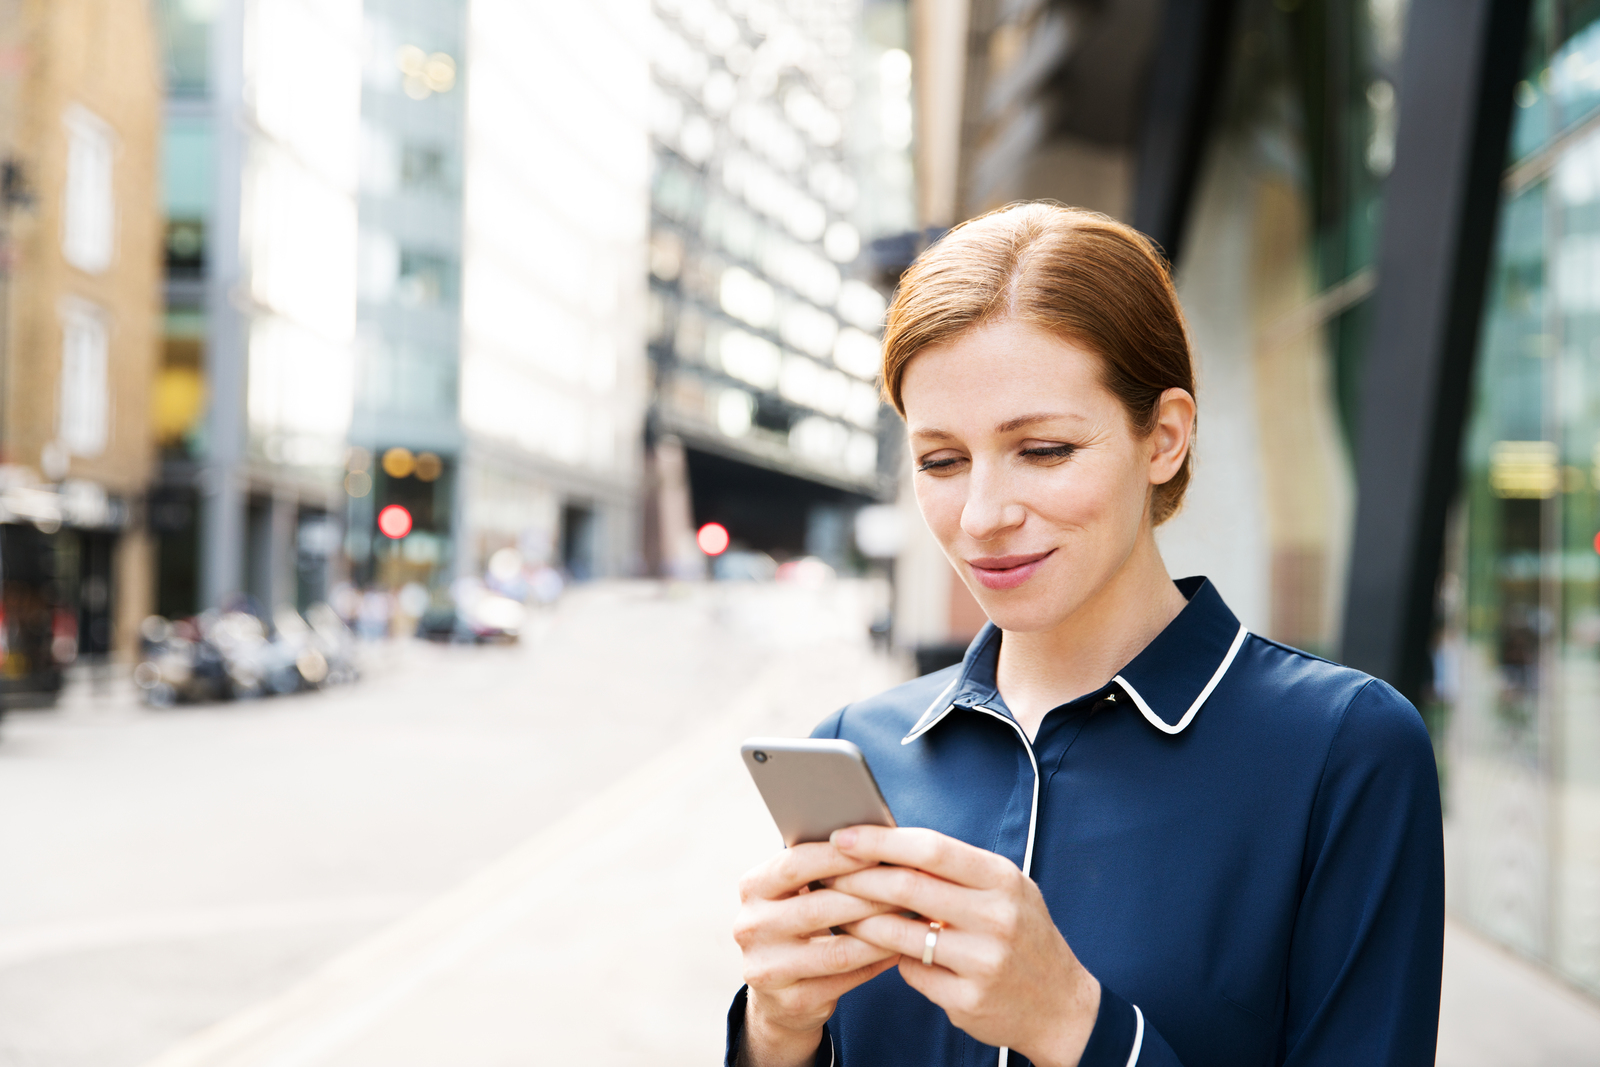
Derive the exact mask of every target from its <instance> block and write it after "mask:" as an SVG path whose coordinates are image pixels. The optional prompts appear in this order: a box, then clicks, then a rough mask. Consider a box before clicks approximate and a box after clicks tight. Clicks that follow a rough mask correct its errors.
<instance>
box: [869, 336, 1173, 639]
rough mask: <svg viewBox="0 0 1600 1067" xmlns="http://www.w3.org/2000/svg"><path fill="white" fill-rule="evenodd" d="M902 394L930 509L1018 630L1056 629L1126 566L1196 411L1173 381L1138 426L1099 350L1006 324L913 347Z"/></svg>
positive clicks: (969, 579) (995, 613)
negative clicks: (1150, 417)
mask: <svg viewBox="0 0 1600 1067" xmlns="http://www.w3.org/2000/svg"><path fill="white" fill-rule="evenodd" d="M1174 394H1176V397H1177V402H1176V407H1177V410H1173V411H1169V410H1168V409H1169V408H1170V407H1172V403H1171V402H1170V398H1172V397H1173V396H1174ZM901 398H902V401H903V403H904V405H905V410H906V425H907V430H908V432H909V436H910V444H911V458H912V465H913V469H914V470H915V476H914V477H915V485H916V492H917V503H918V505H919V506H920V507H921V508H922V514H923V517H924V518H925V519H926V520H927V522H928V526H929V527H930V528H931V529H932V530H933V534H934V536H935V537H937V538H938V540H939V544H940V545H941V546H942V547H943V549H944V552H945V555H946V556H948V557H949V558H950V562H951V563H952V564H953V565H954V566H955V568H956V570H957V572H958V573H960V575H961V579H962V581H964V582H965V583H966V584H967V588H969V589H971V590H972V593H973V595H974V596H975V597H977V600H978V603H979V605H981V606H982V608H983V610H984V613H985V614H987V615H988V616H989V618H990V619H991V620H993V621H994V623H995V625H996V626H999V627H1000V628H1001V629H1002V630H1011V631H1014V632H1037V631H1045V630H1051V629H1054V628H1055V627H1056V626H1057V625H1059V624H1060V623H1062V622H1063V621H1064V620H1066V619H1067V618H1068V617H1069V616H1071V615H1072V614H1073V613H1075V612H1076V611H1077V610H1078V609H1079V608H1080V607H1082V606H1083V605H1084V604H1085V603H1087V602H1088V601H1089V600H1090V599H1091V598H1092V597H1094V595H1095V594H1096V593H1097V592H1098V591H1100V590H1101V589H1103V588H1104V587H1105V586H1106V585H1107V583H1109V582H1110V581H1111V580H1112V578H1113V577H1115V576H1116V575H1117V573H1118V571H1119V570H1121V568H1122V567H1123V566H1124V564H1125V563H1127V561H1128V559H1129V558H1130V557H1131V556H1132V555H1133V554H1134V551H1135V549H1136V548H1137V546H1138V544H1139V540H1140V538H1141V537H1143V536H1148V532H1149V518H1148V511H1149V500H1150V490H1151V486H1152V485H1153V484H1156V483H1159V482H1165V481H1167V480H1168V479H1170V478H1171V477H1172V476H1173V474H1174V473H1176V471H1177V470H1178V467H1179V466H1180V465H1181V464H1182V461H1183V456H1184V453H1185V452H1186V451H1187V448H1188V440H1189V429H1190V425H1191V421H1192V417H1193V411H1194V408H1193V401H1192V399H1191V398H1189V394H1188V393H1186V392H1184V391H1183V390H1179V389H1173V390H1168V391H1167V393H1166V394H1164V396H1163V404H1162V409H1163V410H1162V417H1161V419H1160V422H1159V424H1158V426H1157V428H1156V431H1155V432H1154V433H1151V434H1148V435H1141V434H1139V433H1136V432H1135V430H1134V427H1133V426H1132V425H1131V424H1130V422H1129V420H1128V416H1127V413H1126V412H1125V411H1124V409H1123V407H1122V404H1121V402H1120V401H1118V400H1117V398H1116V397H1115V396H1113V395H1112V394H1111V392H1110V390H1108V389H1107V388H1106V387H1105V386H1104V385H1103V384H1102V383H1101V371H1100V360H1099V358H1098V357H1097V356H1095V355H1092V354H1091V353H1089V352H1086V351H1085V350H1083V349H1082V348H1079V347H1077V346H1076V345H1073V344H1072V343H1070V342H1067V341H1063V340H1061V339H1060V338H1058V337H1055V336H1054V335H1052V334H1048V333H1045V332H1043V331H1041V330H1038V329H1035V328H1033V327H1031V326H1026V325H1022V324H1019V323H1015V322H1009V321H1002V322H998V323H994V324H991V325H988V326H985V327H982V328H980V329H977V330H974V331H972V332H970V333H967V334H965V335H963V336H961V337H959V338H957V339H956V340H955V341H952V342H950V343H948V344H944V345H938V346H935V347H932V348H927V349H924V350H923V351H921V352H919V353H917V355H916V356H915V357H913V358H912V360H911V362H910V363H909V364H908V365H907V366H906V371H905V376H904V378H903V379H902V383H901ZM1185 405H1187V406H1186V407H1185ZM1169 416H1171V417H1169Z"/></svg>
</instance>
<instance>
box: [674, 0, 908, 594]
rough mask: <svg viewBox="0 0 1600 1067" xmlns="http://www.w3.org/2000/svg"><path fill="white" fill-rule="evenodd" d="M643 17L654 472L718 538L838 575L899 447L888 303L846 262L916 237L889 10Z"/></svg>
mask: <svg viewBox="0 0 1600 1067" xmlns="http://www.w3.org/2000/svg"><path fill="white" fill-rule="evenodd" d="M655 11H656V22H655V25H654V27H653V40H652V49H651V54H652V61H653V62H652V70H653V74H654V85H655V94H654V100H653V104H652V132H653V135H654V148H655V152H654V174H653V179H652V182H653V185H652V193H651V206H652V213H651V251H650V271H651V296H652V303H651V308H652V310H651V346H650V351H651V355H652V365H653V372H654V389H653V406H652V427H651V429H652V437H653V439H654V440H653V442H652V444H653V445H654V442H656V441H660V440H663V439H665V440H667V446H666V447H667V450H668V452H669V453H670V454H671V457H672V458H669V459H668V460H667V461H666V471H667V473H666V476H665V477H660V476H658V480H659V481H660V482H661V484H662V485H663V487H664V489H665V491H666V493H667V495H668V496H670V495H671V493H672V492H673V491H674V489H675V488H684V491H686V492H691V493H692V504H689V505H687V506H686V507H687V512H688V513H690V514H692V516H693V521H694V522H695V523H699V522H704V521H708V520H716V521H719V522H722V523H723V524H724V525H725V526H727V528H728V529H729V531H730V532H731V533H732V534H733V537H734V540H735V543H736V546H739V547H746V548H753V549H758V550H764V551H768V552H773V553H776V554H779V555H782V554H791V555H799V554H801V553H809V554H812V555H819V556H822V557H824V558H826V559H828V560H829V562H832V563H834V564H835V565H840V564H842V563H844V562H845V558H846V554H847V552H848V544H849V542H848V532H847V530H848V526H847V520H848V513H849V509H851V508H852V507H855V506H859V505H860V504H861V503H863V502H865V501H867V500H869V499H871V498H872V497H874V496H877V495H880V494H881V493H883V492H884V491H885V489H886V487H887V486H889V485H892V479H890V478H888V477H886V476H885V474H884V469H885V464H887V465H888V466H889V468H891V469H892V466H893V462H894V458H895V456H896V455H897V453H896V450H895V449H894V448H893V447H892V446H891V447H889V448H884V447H882V441H881V438H883V437H884V435H885V434H886V433H889V432H891V430H890V427H891V425H892V424H890V423H885V421H884V420H883V417H882V414H881V404H880V402H879V398H878V390H877V386H876V384H875V378H876V375H877V370H878V359H879V349H878V340H877V337H878V332H879V330H880V328H881V325H882V319H883V313H884V309H885V306H886V305H885V300H884V297H883V295H882V294H881V293H880V291H879V290H878V289H877V288H876V287H875V286H874V284H873V279H872V278H871V276H870V270H869V267H868V264H869V262H870V257H869V256H866V255H863V251H864V247H865V245H867V244H868V243H870V242H871V241H873V240H874V239H877V238H880V237H884V236H888V235H893V234H900V233H904V232H906V231H909V230H912V229H914V228H915V222H914V218H913V216H912V202H913V200H912V175H911V167H910V156H909V151H908V149H909V147H910V143H911V117H912V116H911V102H910V96H911V62H910V57H909V56H908V54H907V53H906V52H905V50H904V42H905V23H904V20H905V8H904V5H903V4H902V3H883V2H876V3H866V4H863V3H862V2H861V0H814V2H811V3H805V4H799V3H787V4H784V3H776V2H772V0H657V3H656V5H655ZM863 28H864V29H865V30H866V32H865V33H863V32H862V30H863ZM680 448H682V449H686V450H687V451H686V460H685V461H684V463H679V461H678V460H677V458H676V456H677V450H678V449H680ZM658 451H659V450H658ZM658 458H659V456H658ZM685 464H686V467H687V474H688V486H687V487H686V488H685V487H682V485H681V479H677V478H675V477H674V476H673V473H672V472H674V471H676V470H677V469H679V468H680V467H682V466H684V465H685ZM684 511H685V506H679V505H677V504H675V503H674V502H672V501H670V500H668V501H663V502H660V503H658V508H657V515H658V516H677V515H679V514H680V513H683V512H684ZM658 521H659V522H661V523H664V524H665V525H667V526H671V525H672V524H674V523H676V522H678V521H679V520H678V519H677V518H661V519H659V520H658ZM660 532H661V534H662V535H663V538H664V539H663V540H661V541H660V543H661V544H663V545H666V546H667V547H665V548H660V549H658V554H659V556H661V557H671V556H673V555H674V550H673V549H672V547H670V546H671V544H672V543H673V534H674V531H671V530H663V531H660ZM691 556H692V553H691ZM655 563H656V565H657V566H658V567H660V568H662V569H665V570H669V571H670V570H672V569H673V568H674V567H675V566H678V565H679V564H678V563H674V562H673V561H672V560H670V559H665V560H663V559H660V558H658V559H657V560H656V561H655ZM679 563H681V561H679Z"/></svg>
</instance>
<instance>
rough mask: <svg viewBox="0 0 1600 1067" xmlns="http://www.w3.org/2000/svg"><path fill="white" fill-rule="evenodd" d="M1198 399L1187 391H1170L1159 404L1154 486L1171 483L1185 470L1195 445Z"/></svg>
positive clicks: (1153, 442) (1152, 459)
mask: <svg viewBox="0 0 1600 1067" xmlns="http://www.w3.org/2000/svg"><path fill="white" fill-rule="evenodd" d="M1194 415H1195V404H1194V397H1193V396H1191V395H1190V393H1189V390H1187V389H1168V390H1167V391H1166V392H1164V393H1162V394H1161V399H1160V400H1159V401H1157V402H1156V427H1155V430H1154V431H1153V432H1152V433H1151V434H1150V445H1151V449H1150V484H1151V485H1163V484H1165V483H1167V482H1170V481H1171V480H1172V478H1173V476H1174V475H1176V474H1177V473H1178V471H1179V470H1180V469H1182V467H1183V461H1184V458H1185V457H1187V456H1188V455H1189V446H1190V445H1191V444H1192V443H1193V442H1194Z"/></svg>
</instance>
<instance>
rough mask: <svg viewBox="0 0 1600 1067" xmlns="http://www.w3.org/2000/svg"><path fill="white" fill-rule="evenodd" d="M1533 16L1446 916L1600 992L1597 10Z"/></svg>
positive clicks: (1475, 537) (1468, 458)
mask: <svg viewBox="0 0 1600 1067" xmlns="http://www.w3.org/2000/svg"><path fill="white" fill-rule="evenodd" d="M1533 9H1534V13H1533V24H1532V25H1531V26H1530V29H1529V51H1528V58H1527V62H1526V66H1525V69H1524V75H1525V77H1524V80H1522V81H1521V82H1519V83H1518V84H1517V87H1516V91H1515V100H1516V110H1515V112H1514V118H1513V128H1512V136H1511V145H1510V151H1509V158H1508V160H1507V169H1506V173H1505V177H1504V185H1503V192H1502V197H1501V206H1500V222H1499V234H1498V238H1497V241H1496V246H1495V251H1494V258H1493V261H1492V265H1491V268H1490V274H1489V278H1488V283H1487V302H1486V308H1485V314H1484V320H1483V328H1482V335H1481V340H1480V345H1479V352H1478V361H1477V367H1476V371H1475V379H1474V382H1473V393H1472V409H1471V416H1470V421H1469V423H1468V430H1467V435H1466V440H1465V442H1464V447H1463V456H1462V492H1461V496H1460V499H1459V501H1458V503H1457V507H1456V513H1455V515H1454V518H1453V521H1452V525H1451V532H1450V537H1449V544H1448V550H1447V560H1448V565H1447V570H1446V574H1445V577H1444V580H1443V582H1442V583H1441V596H1440V603H1441V613H1440V614H1441V619H1442V627H1441V633H1440V638H1439V641H1438V644H1437V653H1436V663H1435V671H1434V676H1435V681H1434V689H1435V691H1436V697H1437V707H1438V708H1439V709H1440V710H1441V711H1442V712H1444V713H1445V714H1446V716H1447V717H1446V718H1445V719H1444V720H1443V722H1442V724H1441V725H1443V726H1444V727H1445V729H1444V730H1443V736H1444V737H1445V739H1446V744H1445V760H1444V763H1443V769H1444V772H1445V777H1446V783H1447V787H1448V788H1447V798H1448V806H1447V814H1448V816H1449V820H1448V822H1449V833H1450V835H1451V839H1450V859H1451V864H1450V870H1449V875H1450V887H1449V889H1450V902H1451V906H1452V908H1453V909H1454V911H1455V912H1456V913H1457V914H1459V915H1461V916H1463V917H1464V918H1466V919H1468V920H1470V921H1471V922H1472V923H1473V925H1475V926H1476V927H1478V928H1480V929H1482V930H1484V931H1485V932H1487V933H1489V934H1491V935H1492V936H1494V937H1496V938H1497V939H1499V940H1500V941H1502V942H1504V943H1505V944H1507V945H1510V946H1512V947H1513V948H1515V949H1517V950H1519V951H1520V952H1522V953H1525V954H1527V955H1529V956H1532V957H1534V958H1537V959H1539V960H1541V961H1544V962H1545V963H1547V964H1549V965H1550V966H1551V967H1553V968H1554V969H1555V970H1556V971H1558V972H1560V973H1561V974H1563V975H1564V976H1566V977H1567V978H1569V979H1570V980H1572V981H1573V982H1575V983H1577V984H1579V985H1581V986H1584V987H1585V988H1587V989H1590V990H1592V991H1594V992H1597V993H1600V11H1597V10H1595V8H1594V6H1593V5H1590V4H1580V3H1566V2H1557V0H1540V2H1537V3H1535V4H1534V5H1533Z"/></svg>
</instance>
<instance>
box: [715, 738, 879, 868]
mask: <svg viewBox="0 0 1600 1067" xmlns="http://www.w3.org/2000/svg"><path fill="white" fill-rule="evenodd" d="M740 752H741V754H742V755H743V756H744V765H745V767H747V768H748V769H749V771H750V777H751V778H754V779H755V783H756V788H757V789H759V790H761V799H762V800H765V801H766V802H767V810H768V811H770V812H772V820H773V821H774V822H776V823H777V824H778V832H779V833H781V834H782V835H783V843H784V845H785V846H790V845H799V844H804V843H805V842H808V841H826V840H828V837H829V835H830V834H832V833H833V832H834V831H835V830H842V829H843V828H844V827H846V826H861V825H870V826H893V825H895V821H894V816H893V815H892V814H891V813H890V811H889V805H888V803H887V802H886V801H885V800H884V799H883V793H881V792H880V791H879V790H878V783H877V782H876V781H874V780H873V777H872V771H871V770H870V769H869V768H868V767H867V758H866V757H865V756H864V755H862V754H861V750H860V749H859V748H857V747H856V746H855V745H854V744H852V743H851V742H849V741H836V740H829V739H825V738H809V737H808V738H793V737H752V738H750V739H749V740H748V741H746V742H745V743H744V744H743V745H742V746H740ZM762 757H764V758H762Z"/></svg>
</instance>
